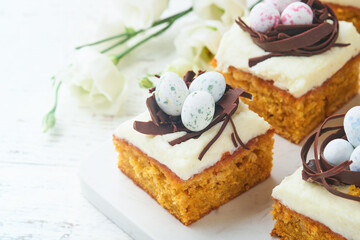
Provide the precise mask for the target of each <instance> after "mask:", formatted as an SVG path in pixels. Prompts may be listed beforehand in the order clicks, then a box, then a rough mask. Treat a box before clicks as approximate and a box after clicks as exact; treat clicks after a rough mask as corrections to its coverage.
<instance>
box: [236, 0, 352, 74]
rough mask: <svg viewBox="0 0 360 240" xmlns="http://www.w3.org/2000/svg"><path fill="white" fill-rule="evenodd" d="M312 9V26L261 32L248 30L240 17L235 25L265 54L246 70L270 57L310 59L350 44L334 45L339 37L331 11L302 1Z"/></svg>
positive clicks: (309, 0)
mask: <svg viewBox="0 0 360 240" xmlns="http://www.w3.org/2000/svg"><path fill="white" fill-rule="evenodd" d="M302 2H304V3H306V4H307V5H309V6H310V7H311V9H312V10H313V14H314V20H313V24H309V25H283V24H280V25H278V26H276V27H273V28H271V29H270V30H268V31H267V32H266V33H260V32H257V31H255V30H253V29H252V28H250V27H249V26H248V25H247V24H246V23H245V22H244V21H243V20H242V19H241V18H239V19H238V20H236V23H237V24H238V25H239V26H240V28H241V29H242V30H243V31H246V32H248V33H249V34H250V36H251V38H252V40H253V41H254V43H255V44H256V45H258V46H259V47H261V48H262V49H264V50H265V51H267V52H270V53H269V54H267V55H264V56H259V57H254V58H250V59H249V67H253V66H255V65H256V64H258V63H260V62H262V61H265V60H266V59H268V58H271V57H280V56H313V55H317V54H321V53H323V52H326V51H328V50H329V49H330V48H332V47H346V46H349V45H350V44H336V43H335V42H336V40H337V38H338V35H339V21H338V19H337V17H336V15H335V13H334V12H333V10H332V9H331V8H330V7H329V6H328V5H326V4H323V3H321V2H320V1H319V0H302Z"/></svg>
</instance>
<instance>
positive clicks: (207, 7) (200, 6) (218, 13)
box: [193, 0, 249, 26]
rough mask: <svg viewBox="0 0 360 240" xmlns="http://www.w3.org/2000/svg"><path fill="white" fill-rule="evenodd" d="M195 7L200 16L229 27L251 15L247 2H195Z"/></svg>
mask: <svg viewBox="0 0 360 240" xmlns="http://www.w3.org/2000/svg"><path fill="white" fill-rule="evenodd" d="M193 6H194V11H195V13H196V14H197V15H198V16H200V17H202V18H205V19H212V20H219V21H221V22H223V23H224V24H225V25H227V26H231V25H232V24H233V23H234V20H235V19H237V18H238V17H243V16H246V15H247V14H248V13H249V11H248V8H247V2H246V0H193Z"/></svg>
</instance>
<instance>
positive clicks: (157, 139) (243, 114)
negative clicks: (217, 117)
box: [115, 101, 270, 180]
mask: <svg viewBox="0 0 360 240" xmlns="http://www.w3.org/2000/svg"><path fill="white" fill-rule="evenodd" d="M232 119H233V121H234V123H235V125H236V128H237V131H238V134H239V137H240V139H241V140H242V141H243V143H244V144H246V143H247V142H248V141H249V140H251V139H253V138H255V137H257V136H260V135H262V134H264V133H266V132H267V131H268V129H269V128H270V125H269V124H268V123H267V122H266V121H265V120H264V119H263V118H261V117H259V116H258V115H257V114H256V113H254V112H252V111H250V110H249V109H248V108H247V106H246V105H245V104H244V103H242V102H241V101H240V103H239V106H238V109H237V110H236V112H235V113H234V115H233V116H232ZM135 120H138V121H149V120H150V115H149V113H148V112H146V113H143V114H141V115H139V116H137V117H135V119H131V120H129V121H127V122H124V123H123V124H121V125H120V126H119V127H118V128H117V129H116V131H115V137H116V138H118V139H124V140H126V141H127V142H129V143H130V144H132V145H134V146H135V147H137V148H139V149H140V150H141V151H143V152H144V153H145V154H147V155H148V156H149V157H151V158H154V159H155V160H157V161H158V162H160V163H162V164H164V165H165V166H167V167H168V168H169V169H170V170H171V171H172V172H173V173H175V174H176V175H177V176H178V177H179V178H181V179H182V180H187V179H189V178H191V177H192V176H194V175H195V174H197V173H200V172H202V171H203V170H205V169H207V168H209V167H211V166H213V165H215V164H216V162H218V161H219V160H220V159H221V156H222V154H223V153H226V152H230V154H232V153H233V152H234V151H235V150H236V149H237V148H235V147H234V145H233V142H232V140H231V133H232V132H233V129H232V127H231V124H227V126H226V128H225V130H224V132H223V133H222V134H221V136H220V137H219V138H218V139H217V140H216V142H215V143H214V144H213V145H212V146H211V148H210V149H209V150H208V151H207V152H206V154H205V156H204V157H203V159H202V160H201V161H200V160H198V156H199V154H200V152H201V151H202V150H203V149H204V147H205V146H206V145H207V144H208V143H209V142H210V140H211V139H212V138H213V137H214V136H215V135H216V133H217V132H218V130H219V129H220V126H221V124H222V122H220V123H218V124H216V125H215V126H213V127H212V128H211V129H209V130H208V131H206V132H205V133H203V134H202V135H201V136H200V137H199V138H198V139H190V140H188V141H186V142H182V143H180V144H177V145H175V146H171V145H170V144H169V143H168V142H169V141H171V140H174V139H176V138H178V137H181V136H183V135H185V132H176V133H171V134H166V135H156V136H155V135H145V134H142V133H139V132H137V131H136V130H134V128H133V123H134V121H135Z"/></svg>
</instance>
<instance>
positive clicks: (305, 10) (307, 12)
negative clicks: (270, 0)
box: [281, 2, 314, 25]
mask: <svg viewBox="0 0 360 240" xmlns="http://www.w3.org/2000/svg"><path fill="white" fill-rule="evenodd" d="M313 18H314V14H313V12H312V10H311V8H310V7H309V5H307V4H305V3H302V2H295V3H291V4H290V5H289V6H287V7H286V8H285V10H284V11H283V12H282V14H281V23H282V24H284V25H298V24H312V22H313Z"/></svg>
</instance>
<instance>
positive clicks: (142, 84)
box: [139, 77, 154, 88]
mask: <svg viewBox="0 0 360 240" xmlns="http://www.w3.org/2000/svg"><path fill="white" fill-rule="evenodd" d="M139 86H140V87H141V88H152V87H154V83H153V82H152V81H150V79H149V78H148V77H143V78H142V79H140V81H139Z"/></svg>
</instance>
